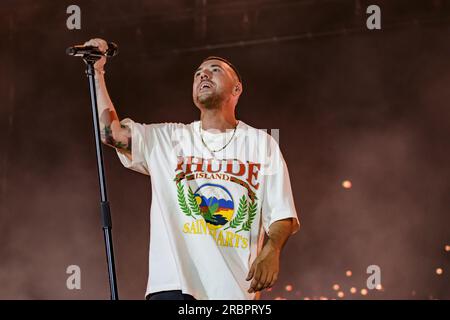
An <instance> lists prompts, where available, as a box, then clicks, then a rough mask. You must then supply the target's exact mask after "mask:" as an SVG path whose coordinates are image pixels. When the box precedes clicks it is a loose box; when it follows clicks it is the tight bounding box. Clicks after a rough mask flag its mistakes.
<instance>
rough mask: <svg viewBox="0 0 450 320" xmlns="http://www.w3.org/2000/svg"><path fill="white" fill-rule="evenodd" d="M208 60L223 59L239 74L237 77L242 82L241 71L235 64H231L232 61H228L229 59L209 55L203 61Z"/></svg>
mask: <svg viewBox="0 0 450 320" xmlns="http://www.w3.org/2000/svg"><path fill="white" fill-rule="evenodd" d="M208 60H220V61H222V62H225V63H226V64H227V65H228V66H229V67H230V68H231V69H233V71H234V73H236V75H237V77H238V79H239V82H241V83H242V78H241V75H240V74H239V72H238V71H237V69H236V67H235V66H233V65H232V64H231V62H230V61H228V60H227V59H225V58H221V57H217V56H209V57H208V58H206V59H204V60H203V61H202V62H205V61H208Z"/></svg>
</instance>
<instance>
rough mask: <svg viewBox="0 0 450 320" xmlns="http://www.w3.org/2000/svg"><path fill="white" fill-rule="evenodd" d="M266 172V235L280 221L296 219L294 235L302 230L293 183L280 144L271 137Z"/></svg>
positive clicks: (264, 215)
mask: <svg viewBox="0 0 450 320" xmlns="http://www.w3.org/2000/svg"><path fill="white" fill-rule="evenodd" d="M268 141H269V142H268V143H267V145H268V147H267V154H266V156H265V163H263V166H264V170H263V174H264V180H265V182H264V199H263V202H262V224H263V227H264V230H265V232H266V233H268V232H269V228H270V225H271V224H272V223H274V222H275V221H278V220H283V219H287V218H294V223H295V224H294V225H293V227H292V234H294V233H296V232H297V231H298V229H299V228H300V222H299V219H298V216H297V211H296V209H295V204H294V198H293V195H292V189H291V182H290V179H289V172H288V168H287V165H286V162H285V160H284V158H283V155H282V153H281V150H280V148H279V146H278V143H277V142H276V141H275V140H274V139H273V138H272V137H270V136H269V139H268Z"/></svg>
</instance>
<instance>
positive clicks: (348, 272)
mask: <svg viewBox="0 0 450 320" xmlns="http://www.w3.org/2000/svg"><path fill="white" fill-rule="evenodd" d="M352 274H353V273H352V271H351V270H347V271H346V272H345V275H346V276H347V277H351V276H352Z"/></svg>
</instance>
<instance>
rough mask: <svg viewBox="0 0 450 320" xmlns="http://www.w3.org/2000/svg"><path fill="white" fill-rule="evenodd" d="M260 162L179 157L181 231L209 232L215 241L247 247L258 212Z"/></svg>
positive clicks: (231, 245) (177, 179)
mask: <svg viewBox="0 0 450 320" xmlns="http://www.w3.org/2000/svg"><path fill="white" fill-rule="evenodd" d="M213 167H214V168H213ZM260 167H261V165H260V164H259V163H252V162H246V163H244V162H242V161H240V160H237V159H227V160H213V159H203V158H199V157H193V156H189V157H181V156H179V157H178V164H177V167H176V169H175V171H176V176H175V179H174V181H175V183H176V188H177V198H178V205H179V207H180V211H181V212H182V213H183V214H185V215H186V216H187V217H190V218H192V219H193V220H192V221H191V222H187V223H185V224H184V225H183V232H184V233H187V234H192V235H205V234H206V235H211V236H212V237H213V238H214V240H215V241H216V243H217V245H219V246H223V247H236V248H243V249H245V248H247V247H248V245H249V240H248V232H249V231H250V229H251V226H252V223H253V222H254V220H255V217H256V214H257V208H258V203H257V200H258V199H257V197H256V194H255V191H256V190H257V189H258V188H259V182H257V180H258V173H259V169H260Z"/></svg>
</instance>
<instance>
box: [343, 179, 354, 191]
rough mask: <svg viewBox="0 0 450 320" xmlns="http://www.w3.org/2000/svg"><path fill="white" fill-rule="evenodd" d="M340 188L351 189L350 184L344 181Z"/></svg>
mask: <svg viewBox="0 0 450 320" xmlns="http://www.w3.org/2000/svg"><path fill="white" fill-rule="evenodd" d="M342 187H343V188H344V189H350V188H351V187H352V183H351V181H350V180H344V181H342Z"/></svg>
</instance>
